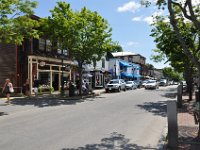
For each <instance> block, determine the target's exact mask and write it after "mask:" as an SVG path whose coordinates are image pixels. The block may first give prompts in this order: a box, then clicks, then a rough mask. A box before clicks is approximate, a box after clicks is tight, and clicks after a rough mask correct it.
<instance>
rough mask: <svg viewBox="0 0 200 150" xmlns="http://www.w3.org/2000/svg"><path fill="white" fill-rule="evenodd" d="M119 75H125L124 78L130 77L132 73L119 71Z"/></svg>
mask: <svg viewBox="0 0 200 150" xmlns="http://www.w3.org/2000/svg"><path fill="white" fill-rule="evenodd" d="M121 77H122V78H123V77H126V78H132V77H133V75H132V74H131V73H127V72H122V73H121Z"/></svg>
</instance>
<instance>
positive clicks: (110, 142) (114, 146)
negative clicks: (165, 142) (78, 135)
mask: <svg viewBox="0 0 200 150" xmlns="http://www.w3.org/2000/svg"><path fill="white" fill-rule="evenodd" d="M144 149H148V150H156V148H151V147H150V146H147V147H143V146H139V145H137V144H131V143H130V139H128V138H125V136H124V135H122V134H119V133H117V132H114V133H111V135H110V137H108V138H103V139H101V143H99V144H87V145H85V146H84V147H78V148H63V149H62V150H144Z"/></svg>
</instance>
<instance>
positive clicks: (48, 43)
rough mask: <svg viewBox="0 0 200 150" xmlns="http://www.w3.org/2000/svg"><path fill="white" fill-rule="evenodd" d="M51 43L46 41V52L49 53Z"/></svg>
mask: <svg viewBox="0 0 200 150" xmlns="http://www.w3.org/2000/svg"><path fill="white" fill-rule="evenodd" d="M51 46H52V44H51V41H50V40H46V51H51Z"/></svg>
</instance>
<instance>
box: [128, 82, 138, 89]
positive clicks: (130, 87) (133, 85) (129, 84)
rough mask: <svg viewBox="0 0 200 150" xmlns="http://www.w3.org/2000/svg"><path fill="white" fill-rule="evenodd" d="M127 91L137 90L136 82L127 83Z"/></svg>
mask: <svg viewBox="0 0 200 150" xmlns="http://www.w3.org/2000/svg"><path fill="white" fill-rule="evenodd" d="M126 89H131V90H133V89H137V84H136V83H135V82H134V81H126Z"/></svg>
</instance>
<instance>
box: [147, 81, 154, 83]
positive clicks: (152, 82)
mask: <svg viewBox="0 0 200 150" xmlns="http://www.w3.org/2000/svg"><path fill="white" fill-rule="evenodd" d="M155 82H156V81H148V82H147V83H155Z"/></svg>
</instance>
